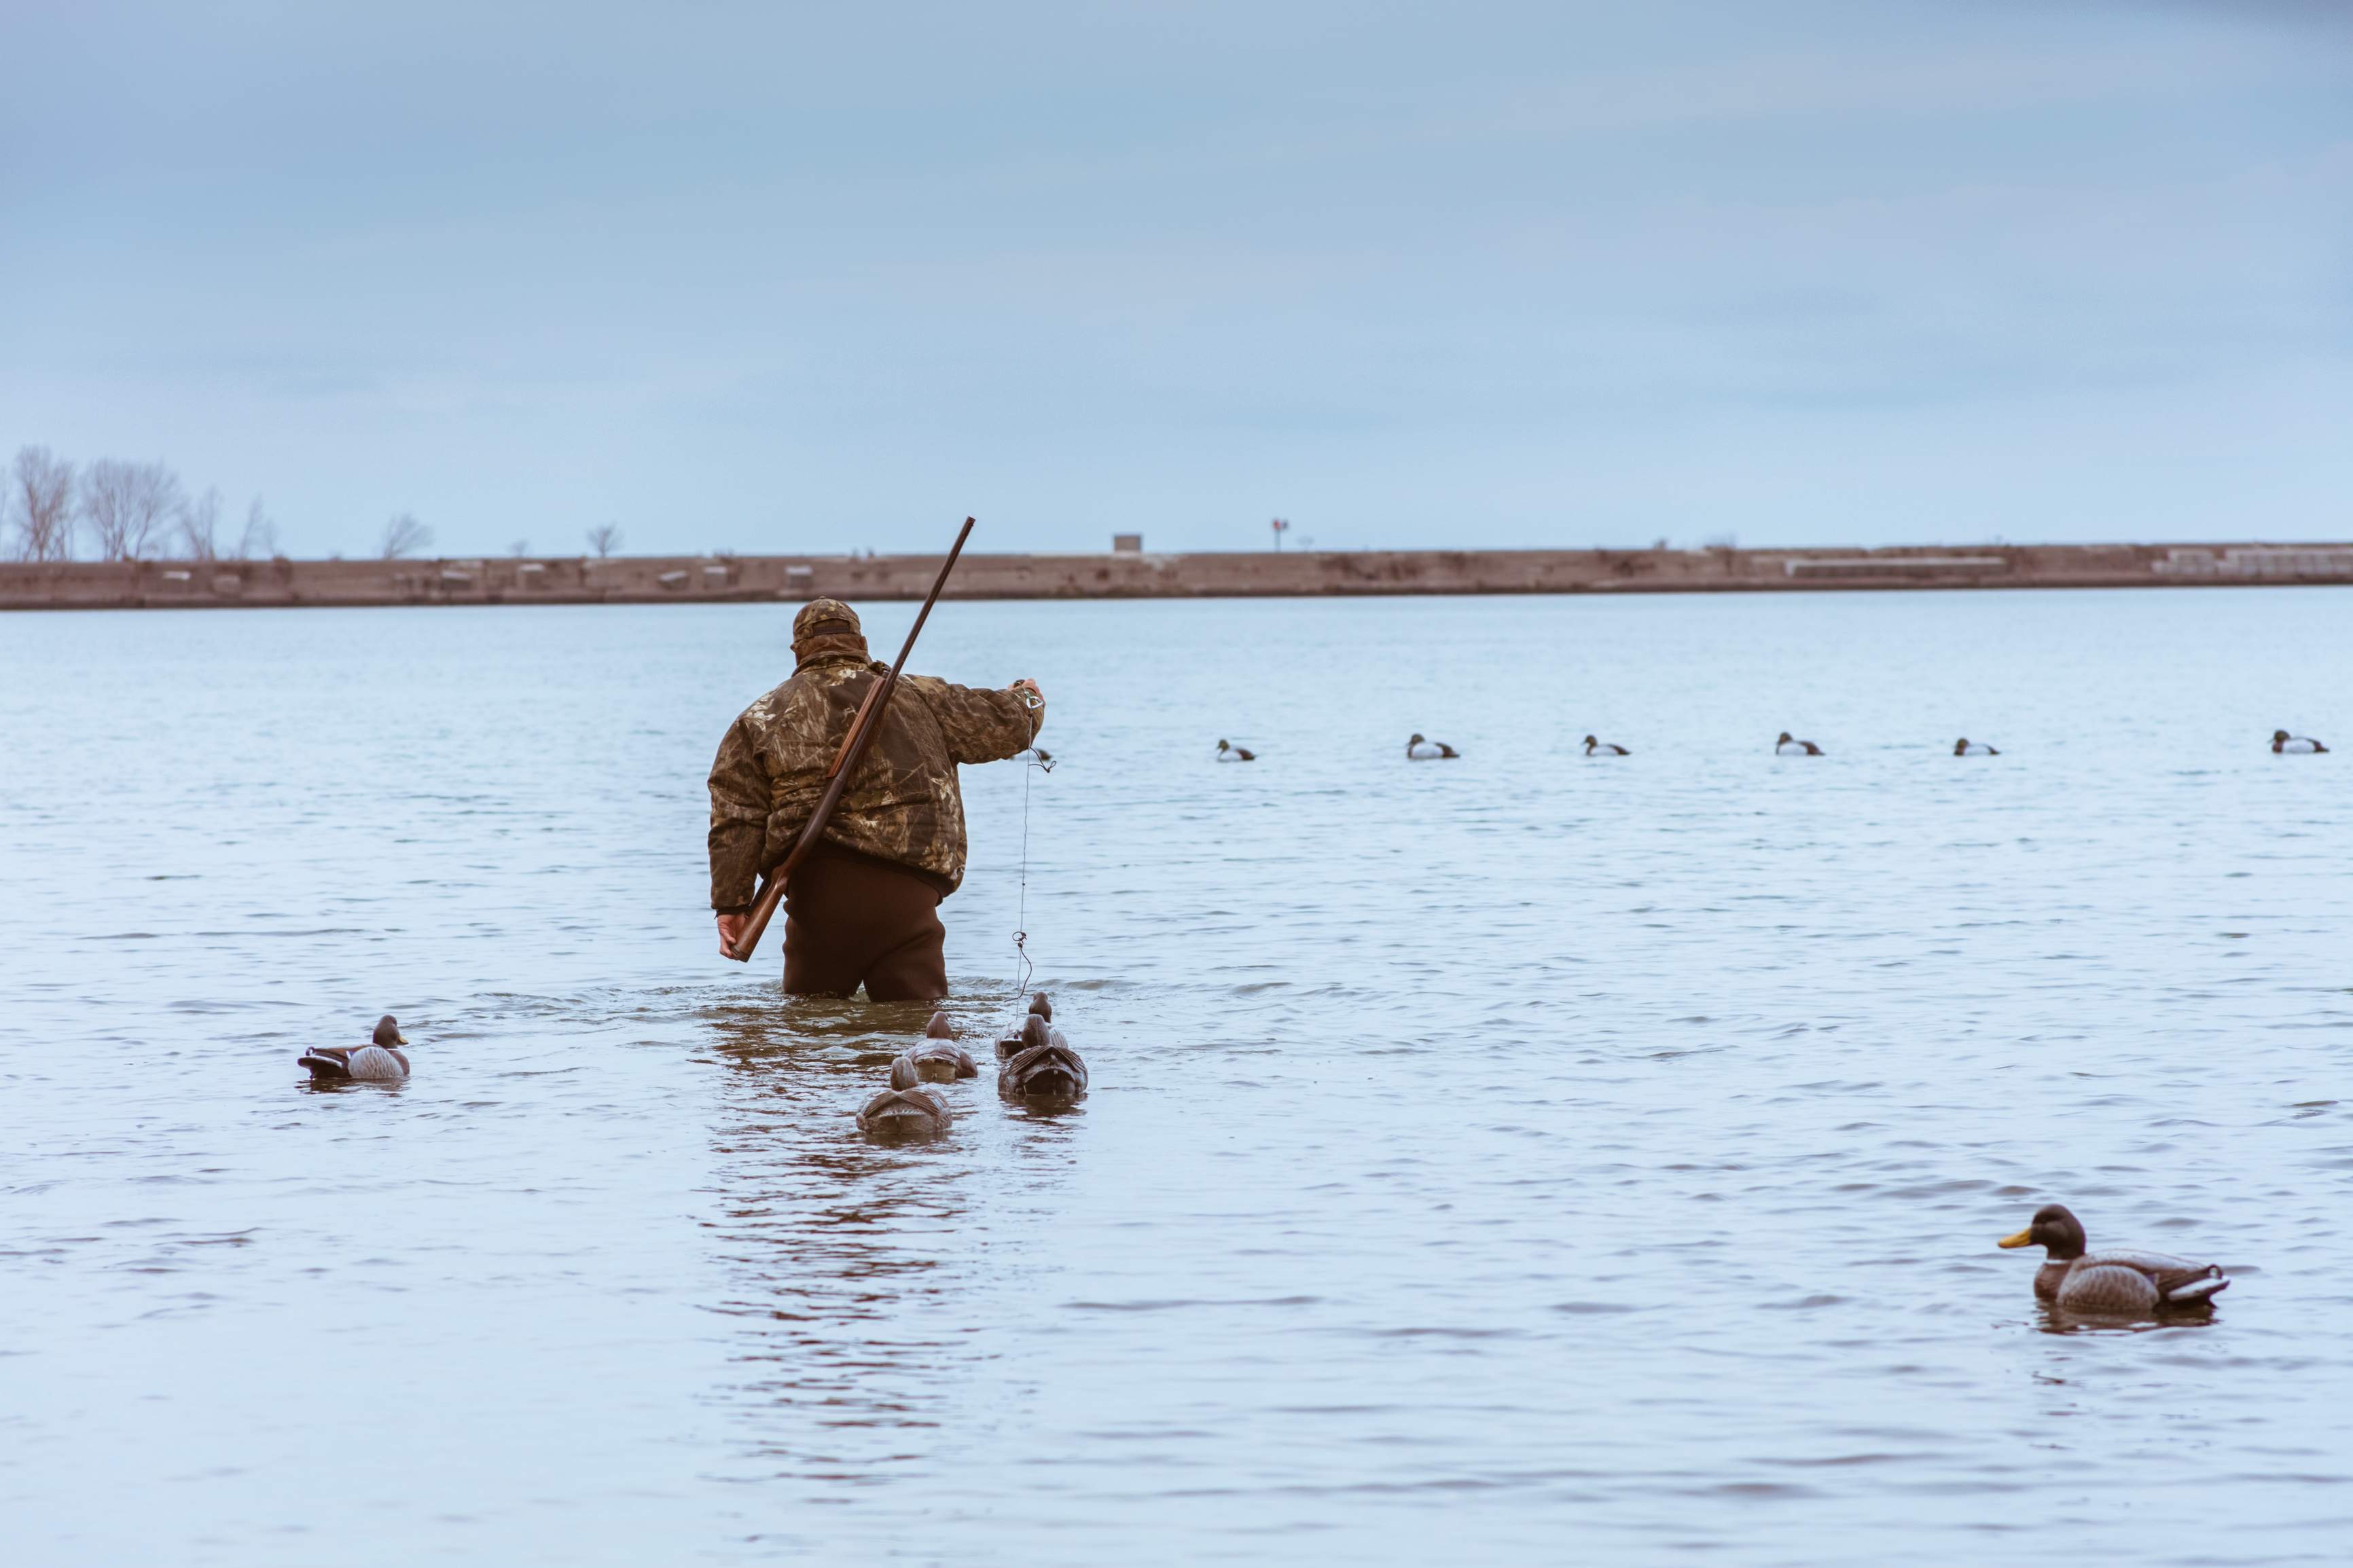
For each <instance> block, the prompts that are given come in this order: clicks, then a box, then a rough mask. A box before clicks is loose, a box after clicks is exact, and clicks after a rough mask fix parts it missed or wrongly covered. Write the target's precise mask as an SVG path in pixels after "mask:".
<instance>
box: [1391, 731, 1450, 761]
mask: <svg viewBox="0 0 2353 1568" xmlns="http://www.w3.org/2000/svg"><path fill="white" fill-rule="evenodd" d="M1461 754H1462V753H1461V752H1458V751H1456V750H1455V749H1454V748H1453V747H1451V746H1450V745H1448V744H1447V743H1446V742H1443V741H1432V740H1430V739H1428V738H1426V737H1425V736H1422V735H1420V734H1419V733H1417V734H1415V735H1414V736H1413V737H1412V738H1411V739H1409V741H1407V742H1406V743H1405V755H1406V760H1407V761H1408V762H1411V763H1434V762H1436V761H1438V760H1439V759H1440V757H1459V756H1461Z"/></svg>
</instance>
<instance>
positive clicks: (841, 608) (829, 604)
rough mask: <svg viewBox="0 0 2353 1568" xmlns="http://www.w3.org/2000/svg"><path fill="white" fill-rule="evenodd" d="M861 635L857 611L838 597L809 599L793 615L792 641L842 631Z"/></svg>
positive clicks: (861, 629) (838, 634)
mask: <svg viewBox="0 0 2353 1568" xmlns="http://www.w3.org/2000/svg"><path fill="white" fill-rule="evenodd" d="M845 632H846V633H849V634H850V635H851V636H853V637H856V636H863V635H864V633H865V628H864V627H863V626H860V625H859V624H858V612H857V611H856V610H853V609H851V608H850V607H849V605H845V604H843V603H842V602H841V601H840V600H839V599H811V600H810V601H809V602H808V603H807V604H806V605H802V606H801V611H800V614H799V615H797V616H794V617H793V641H795V642H801V641H804V640H806V639H807V638H809V637H828V636H834V637H839V636H840V635H841V634H843V633H845Z"/></svg>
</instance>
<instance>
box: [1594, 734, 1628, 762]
mask: <svg viewBox="0 0 2353 1568" xmlns="http://www.w3.org/2000/svg"><path fill="white" fill-rule="evenodd" d="M1585 754H1586V755H1587V756H1588V757H1626V756H1631V755H1633V753H1632V752H1629V751H1628V750H1627V749H1626V748H1625V747H1623V746H1620V745H1613V744H1611V743H1610V742H1608V741H1597V740H1595V739H1594V738H1593V737H1592V736H1590V735H1588V736H1586V737H1585Z"/></svg>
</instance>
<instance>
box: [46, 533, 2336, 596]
mask: <svg viewBox="0 0 2353 1568" xmlns="http://www.w3.org/2000/svg"><path fill="white" fill-rule="evenodd" d="M939 563H940V558H939V557H938V556H936V555H872V556H847V555H729V556H628V557H617V558H614V559H610V560H599V559H596V558H593V557H590V558H582V557H557V558H546V557H542V558H520V559H505V558H491V559H480V560H440V561H287V560H282V559H281V560H275V561H208V562H185V561H124V562H46V563H24V562H10V563H0V609H124V608H154V609H161V608H185V607H192V606H228V605H483V604H491V605H496V604H507V605H515V604H526V605H533V604H535V605H580V604H674V603H681V602H694V603H708V602H711V601H714V600H716V601H726V600H776V599H788V600H799V599H806V598H809V597H811V596H813V595H819V594H828V595H833V596H835V597H837V598H843V599H919V598H921V597H923V595H924V594H925V593H926V592H927V591H929V589H930V587H931V584H932V579H933V577H934V575H935V574H937V573H938V571H939ZM2291 583H2353V543H2345V544H2261V543H2247V544H2200V545H2179V544H2175V545H2145V544H2082V545H2078V544H2039V545H1989V546H1972V547H1968V548H1966V549H1947V548H1934V547H1905V548H1900V549H1888V550H1852V549H1849V550H1839V549H1801V550H1735V549H1709V550H1371V551H1313V550H1303V551H1283V552H1273V551H1259V552H1224V553H1208V554H1194V555H1155V554H1146V553H1144V552H1137V551H1120V552H1112V553H1107V554H1100V555H973V554H967V555H966V556H965V558H964V560H963V562H962V563H960V564H959V565H958V566H957V568H956V574H955V579H954V580H953V581H952V582H951V583H950V584H949V585H948V593H947V596H948V597H950V598H961V599H1120V598H1136V599H1155V598H1176V599H1182V598H1253V597H1314V596H1328V595H1399V594H1675V593H1769V592H1788V591H1791V590H1805V591H1820V590H1831V591H1853V590H1884V589H1893V588H1954V587H1963V588H2092V587H2103V588H2122V587H2177V586H2194V585H2204V584H2291Z"/></svg>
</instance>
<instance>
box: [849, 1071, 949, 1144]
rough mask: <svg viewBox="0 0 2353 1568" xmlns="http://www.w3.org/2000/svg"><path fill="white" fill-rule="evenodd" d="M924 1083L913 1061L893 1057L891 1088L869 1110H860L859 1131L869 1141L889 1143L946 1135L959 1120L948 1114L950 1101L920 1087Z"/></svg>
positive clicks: (875, 1100) (868, 1106) (879, 1095)
mask: <svg viewBox="0 0 2353 1568" xmlns="http://www.w3.org/2000/svg"><path fill="white" fill-rule="evenodd" d="M922 1081H923V1080H922V1075H921V1074H920V1073H919V1072H918V1070H917V1069H916V1067H915V1064H914V1061H913V1058H908V1057H903V1056H902V1057H897V1058H892V1063H891V1087H890V1088H888V1089H884V1090H883V1091H882V1092H881V1093H880V1094H878V1095H876V1096H875V1097H874V1098H873V1099H871V1100H868V1101H867V1102H866V1105H865V1109H863V1110H860V1111H859V1113H858V1130H859V1131H860V1132H863V1133H865V1134H866V1135H867V1136H868V1137H869V1138H878V1139H881V1140H883V1141H885V1142H908V1141H911V1140H913V1139H917V1138H936V1137H938V1136H939V1135H940V1134H941V1133H943V1132H945V1131H947V1130H948V1127H949V1126H950V1124H951V1123H952V1122H953V1121H954V1120H955V1119H954V1118H953V1117H951V1116H950V1115H949V1114H948V1106H947V1101H945V1100H942V1099H941V1098H940V1097H939V1096H938V1095H936V1094H934V1093H933V1092H932V1091H931V1090H930V1089H923V1088H919V1087H918V1085H919V1084H920V1083H921V1082H922Z"/></svg>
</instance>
